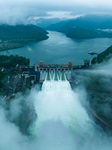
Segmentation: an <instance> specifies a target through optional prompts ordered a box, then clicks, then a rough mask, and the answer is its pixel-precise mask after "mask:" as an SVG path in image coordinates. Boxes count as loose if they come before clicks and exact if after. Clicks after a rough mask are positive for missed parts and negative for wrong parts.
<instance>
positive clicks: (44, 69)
mask: <svg viewBox="0 0 112 150" xmlns="http://www.w3.org/2000/svg"><path fill="white" fill-rule="evenodd" d="M89 68H90V61H89V60H84V64H83V65H73V64H72V61H68V63H67V64H44V63H43V62H42V61H40V62H39V63H38V64H34V66H20V69H21V71H22V74H23V75H24V76H26V77H30V80H31V83H33V84H36V83H38V82H39V83H43V82H44V81H45V79H46V77H47V80H52V79H53V80H62V81H63V80H68V81H69V82H72V78H71V72H72V71H73V70H77V69H89Z"/></svg>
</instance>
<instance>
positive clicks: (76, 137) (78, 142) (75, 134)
mask: <svg viewBox="0 0 112 150" xmlns="http://www.w3.org/2000/svg"><path fill="white" fill-rule="evenodd" d="M47 76H50V74H49V73H48V74H47V75H46V80H45V81H44V83H43V85H42V91H40V92H38V93H37V92H36V91H35V92H34V95H35V96H34V99H35V110H36V113H37V114H38V119H37V120H36V121H35V123H34V124H33V125H32V126H31V128H30V133H31V135H32V138H33V140H34V141H35V142H36V146H37V149H38V150H88V149H89V150H95V149H97V150H100V149H102V150H105V149H104V147H103V146H102V142H106V141H105V137H104V136H105V134H104V132H103V131H102V129H101V128H100V127H99V126H97V125H96V124H95V123H94V122H93V121H92V120H91V119H90V118H89V116H88V114H87V112H86V111H85V109H84V108H83V107H82V106H81V104H80V100H81V99H83V100H84V99H85V98H86V97H85V95H84V94H83V92H80V93H79V92H73V91H72V89H71V87H70V84H69V82H68V81H67V80H64V81H63V80H58V81H57V80H55V78H54V79H52V80H48V78H47ZM54 76H55V73H54ZM81 94H82V96H81ZM108 150H110V149H108Z"/></svg>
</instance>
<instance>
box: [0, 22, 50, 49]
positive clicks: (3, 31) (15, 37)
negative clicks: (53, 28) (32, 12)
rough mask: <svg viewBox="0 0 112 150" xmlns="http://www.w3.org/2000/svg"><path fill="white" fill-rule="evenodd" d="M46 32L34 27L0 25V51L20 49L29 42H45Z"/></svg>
mask: <svg viewBox="0 0 112 150" xmlns="http://www.w3.org/2000/svg"><path fill="white" fill-rule="evenodd" d="M47 34H48V32H46V31H45V30H44V29H42V28H40V27H37V26H35V25H16V26H9V25H0V50H6V49H12V48H18V47H22V46H24V45H25V44H27V43H28V42H31V41H40V40H46V39H47V38H48V36H47Z"/></svg>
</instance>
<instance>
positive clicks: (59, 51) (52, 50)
mask: <svg viewBox="0 0 112 150" xmlns="http://www.w3.org/2000/svg"><path fill="white" fill-rule="evenodd" d="M111 45H112V39H109V38H95V39H84V40H76V39H70V38H68V37H66V36H65V34H63V33H59V32H53V31H49V39H48V40H44V41H40V42H38V43H32V44H29V45H26V46H24V47H23V48H18V49H13V50H7V51H4V52H0V54H4V55H11V54H13V55H17V54H18V55H21V56H25V57H27V58H30V60H31V65H33V64H35V63H38V62H39V61H40V60H42V61H43V62H44V63H53V64H54V63H64V64H65V63H67V62H68V61H69V60H71V61H73V63H74V64H77V65H80V64H83V60H84V59H90V60H91V59H92V58H93V57H94V56H91V55H89V54H88V52H89V51H95V52H98V53H100V52H102V51H104V50H105V49H106V48H108V47H109V46H111Z"/></svg>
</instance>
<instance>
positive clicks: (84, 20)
mask: <svg viewBox="0 0 112 150" xmlns="http://www.w3.org/2000/svg"><path fill="white" fill-rule="evenodd" d="M74 27H82V28H88V29H107V28H109V29H112V16H110V15H86V16H81V17H78V18H75V19H69V20H65V21H61V22H59V23H56V24H52V25H50V26H48V27H46V29H47V30H55V31H59V32H63V33H67V32H68V31H69V30H70V29H71V28H74Z"/></svg>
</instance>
